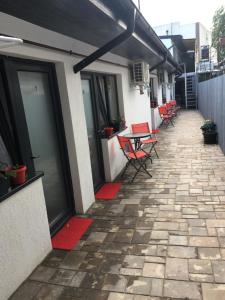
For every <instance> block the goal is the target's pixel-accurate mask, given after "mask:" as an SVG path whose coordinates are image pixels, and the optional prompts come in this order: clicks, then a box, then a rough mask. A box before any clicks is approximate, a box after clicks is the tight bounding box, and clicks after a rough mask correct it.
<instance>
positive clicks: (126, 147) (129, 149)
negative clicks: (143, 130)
mask: <svg viewBox="0 0 225 300" xmlns="http://www.w3.org/2000/svg"><path fill="white" fill-rule="evenodd" d="M117 138H118V142H119V144H120V148H121V150H122V151H123V154H124V155H125V157H126V159H127V164H126V166H125V168H124V170H123V173H122V175H121V177H123V175H124V174H125V172H126V170H127V168H128V167H129V166H130V165H131V166H132V167H133V168H134V169H135V170H136V172H135V174H134V176H133V177H132V179H131V182H133V181H134V179H135V178H136V176H137V174H138V173H139V172H144V173H146V174H147V175H148V176H149V177H152V175H151V174H150V173H149V172H148V170H147V167H146V161H147V160H148V159H150V160H151V154H150V153H146V152H145V151H143V150H137V151H135V150H134V148H133V146H132V144H131V141H130V139H129V138H127V137H125V136H119V135H117ZM136 162H137V164H138V166H136V164H135V163H136Z"/></svg>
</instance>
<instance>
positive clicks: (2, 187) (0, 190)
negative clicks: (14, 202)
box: [0, 178, 10, 197]
mask: <svg viewBox="0 0 225 300" xmlns="http://www.w3.org/2000/svg"><path fill="white" fill-rule="evenodd" d="M9 188H10V180H9V178H6V179H3V178H1V179H0V197H1V196H3V195H5V194H7V193H8V191H9Z"/></svg>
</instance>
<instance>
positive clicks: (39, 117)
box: [18, 71, 69, 224]
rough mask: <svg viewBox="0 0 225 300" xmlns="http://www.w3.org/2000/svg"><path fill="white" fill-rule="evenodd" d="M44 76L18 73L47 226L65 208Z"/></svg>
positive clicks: (53, 120)
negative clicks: (47, 220)
mask: <svg viewBox="0 0 225 300" xmlns="http://www.w3.org/2000/svg"><path fill="white" fill-rule="evenodd" d="M48 76H49V74H48V73H44V72H30V71H19V72H18V78H19V84H20V90H21V94H22V101H23V106H24V111H25V116H26V122H27V127H28V132H29V138H30V144H31V149H32V155H33V158H32V159H33V160H34V166H35V171H44V177H43V187H44V194H45V199H46V206H47V212H48V218H49V223H50V224H51V223H52V222H54V221H55V220H56V219H58V218H59V216H60V215H62V214H65V212H66V211H68V209H69V207H68V202H67V195H66V190H65V185H64V176H63V169H62V168H63V166H62V162H61V158H60V151H59V141H58V136H57V129H56V123H55V117H54V109H53V104H52V103H53V102H52V101H53V99H52V95H51V91H50V84H49V77H48Z"/></svg>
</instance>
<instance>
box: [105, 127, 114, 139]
mask: <svg viewBox="0 0 225 300" xmlns="http://www.w3.org/2000/svg"><path fill="white" fill-rule="evenodd" d="M104 133H105V136H106V137H110V136H111V135H112V134H113V127H105V128H104Z"/></svg>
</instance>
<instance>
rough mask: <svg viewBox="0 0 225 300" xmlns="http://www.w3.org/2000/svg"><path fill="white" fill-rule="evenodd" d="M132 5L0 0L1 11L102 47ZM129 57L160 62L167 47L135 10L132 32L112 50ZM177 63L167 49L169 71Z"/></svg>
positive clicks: (116, 0)
mask: <svg viewBox="0 0 225 300" xmlns="http://www.w3.org/2000/svg"><path fill="white" fill-rule="evenodd" d="M134 7H135V5H134V4H133V2H132V1H131V0H123V1H120V0H114V1H107V0H101V1H100V0H76V1H74V0H66V1H63V0H48V1H40V0H30V1H27V0H17V1H8V0H1V1H0V11H2V12H4V13H7V14H9V15H12V16H14V17H17V18H19V19H22V20H25V21H28V22H30V23H33V24H35V25H38V26H41V27H43V28H46V29H49V30H52V31H55V32H58V33H61V34H63V35H66V36H69V37H71V38H75V39H78V40H80V41H83V42H85V43H88V44H91V45H93V46H96V47H97V48H100V47H102V46H103V45H104V44H106V43H107V42H108V41H110V40H112V39H113V38H115V37H116V36H118V35H119V34H121V32H123V31H124V30H125V29H126V27H127V26H126V24H128V23H129V19H130V18H132V14H133V9H134ZM111 52H112V53H114V54H117V55H120V56H122V57H125V58H127V59H128V60H130V61H134V60H139V59H142V60H145V61H146V62H148V63H149V64H150V65H154V64H157V63H159V62H160V61H161V60H162V59H163V58H164V56H165V55H166V53H167V49H166V47H165V46H164V45H163V43H162V42H161V41H160V39H159V38H158V36H157V35H156V33H155V32H154V31H153V29H152V28H151V27H150V25H149V24H148V23H147V22H146V20H145V19H144V18H143V16H142V15H141V13H140V12H139V11H138V14H137V21H136V27H135V32H134V33H133V34H132V36H131V37H130V38H129V39H128V40H126V41H125V42H123V43H122V44H120V45H119V46H117V47H116V48H114V49H112V50H111ZM175 67H176V62H175V61H174V60H173V58H172V56H171V55H170V53H169V54H168V59H167V62H166V64H165V68H166V69H168V71H169V72H170V71H172V70H173V69H174V68H175Z"/></svg>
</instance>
